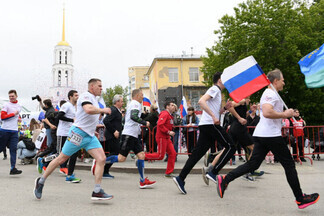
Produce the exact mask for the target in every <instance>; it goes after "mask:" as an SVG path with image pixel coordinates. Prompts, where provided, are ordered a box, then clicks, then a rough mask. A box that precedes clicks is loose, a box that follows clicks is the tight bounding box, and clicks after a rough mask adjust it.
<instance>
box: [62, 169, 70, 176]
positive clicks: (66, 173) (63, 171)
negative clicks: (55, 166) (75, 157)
mask: <svg viewBox="0 0 324 216" xmlns="http://www.w3.org/2000/svg"><path fill="white" fill-rule="evenodd" d="M60 173H61V174H63V175H66V176H67V175H68V173H69V170H68V168H60Z"/></svg>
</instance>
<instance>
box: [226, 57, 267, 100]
mask: <svg viewBox="0 0 324 216" xmlns="http://www.w3.org/2000/svg"><path fill="white" fill-rule="evenodd" d="M221 80H222V82H223V84H224V86H225V88H226V89H227V90H228V92H229V95H230V97H231V98H232V99H233V100H234V101H235V102H239V101H241V100H242V99H244V98H246V97H247V96H250V95H251V94H253V93H254V92H257V91H259V90H260V89H262V88H263V87H265V86H267V85H270V81H269V80H268V78H267V76H266V75H265V74H264V73H263V71H262V69H261V68H260V66H259V65H258V63H257V62H256V60H255V59H254V57H253V56H249V57H247V58H245V59H242V60H241V61H239V62H237V63H235V64H234V65H232V66H229V67H227V68H225V69H224V72H223V74H222V76H221Z"/></svg>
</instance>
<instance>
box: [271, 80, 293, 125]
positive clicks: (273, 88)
mask: <svg viewBox="0 0 324 216" xmlns="http://www.w3.org/2000/svg"><path fill="white" fill-rule="evenodd" d="M270 87H271V88H272V90H273V91H274V92H275V93H276V95H277V97H278V98H279V99H280V100H281V101H282V103H283V105H284V107H285V108H286V109H288V107H287V105H286V103H285V102H284V101H283V100H282V98H281V96H280V95H279V93H278V92H277V90H276V89H275V87H274V86H273V85H272V83H270ZM292 119H293V120H294V122H296V119H295V117H294V116H292Z"/></svg>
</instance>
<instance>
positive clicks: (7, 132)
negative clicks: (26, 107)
mask: <svg viewBox="0 0 324 216" xmlns="http://www.w3.org/2000/svg"><path fill="white" fill-rule="evenodd" d="M8 95H9V102H7V103H5V104H4V105H3V107H2V110H1V120H2V125H1V128H0V153H1V152H2V151H6V147H8V148H9V151H10V165H11V167H10V173H9V174H10V175H18V174H21V173H22V171H21V170H18V169H17V168H16V159H17V145H18V118H19V113H20V111H21V106H20V105H19V104H18V100H17V97H18V95H17V92H16V90H10V91H9V92H8Z"/></svg>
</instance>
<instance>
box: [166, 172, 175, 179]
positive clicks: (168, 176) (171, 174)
mask: <svg viewBox="0 0 324 216" xmlns="http://www.w3.org/2000/svg"><path fill="white" fill-rule="evenodd" d="M164 177H165V178H173V177H175V175H173V173H169V174H165V175H164Z"/></svg>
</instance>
